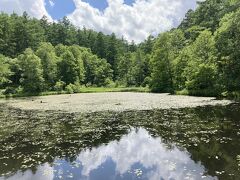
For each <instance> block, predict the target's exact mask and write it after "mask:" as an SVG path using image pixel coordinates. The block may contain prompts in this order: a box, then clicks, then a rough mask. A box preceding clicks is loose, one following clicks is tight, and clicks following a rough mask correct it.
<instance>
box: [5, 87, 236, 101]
mask: <svg viewBox="0 0 240 180" xmlns="http://www.w3.org/2000/svg"><path fill="white" fill-rule="evenodd" d="M4 92H5V89H0V98H17V97H33V96H49V95H61V94H79V93H107V92H139V93H154V92H152V91H151V89H150V88H149V87H80V88H79V89H78V90H77V91H74V90H71V89H70V90H62V91H44V92H40V93H26V92H19V93H17V94H4ZM170 94H172V95H183V96H198V97H216V98H224V99H229V100H232V99H233V100H239V99H240V92H239V91H235V92H224V93H222V94H221V95H218V96H216V94H215V93H214V92H213V93H212V94H211V93H209V91H207V92H204V91H201V92H198V91H188V90H182V91H175V92H173V93H170Z"/></svg>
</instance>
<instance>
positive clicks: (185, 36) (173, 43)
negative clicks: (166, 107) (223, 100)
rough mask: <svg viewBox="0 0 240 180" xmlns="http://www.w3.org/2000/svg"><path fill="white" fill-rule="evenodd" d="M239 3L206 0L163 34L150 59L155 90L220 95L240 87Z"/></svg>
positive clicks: (158, 39) (225, 0) (157, 41)
mask: <svg viewBox="0 0 240 180" xmlns="http://www.w3.org/2000/svg"><path fill="white" fill-rule="evenodd" d="M239 5H240V3H239V2H238V1H235V0H206V1H204V2H199V6H198V8H197V9H196V11H189V12H188V13H187V14H186V18H185V19H184V20H183V21H182V23H181V25H180V26H179V28H178V29H176V30H171V31H169V32H166V33H163V34H160V35H159V37H158V38H157V40H156V43H155V46H154V49H153V52H152V58H151V62H152V64H153V66H152V76H151V77H152V81H151V84H150V85H151V87H152V90H154V91H158V92H166V91H167V92H171V91H173V90H175V91H183V92H187V93H185V94H193V95H194V94H195V95H221V94H223V92H229V91H230V92H231V91H238V90H240V79H239V77H240V59H239V58H240V53H239V52H240V51H239V44H240V39H239V37H240V30H239V29H240V8H239V7H240V6H239Z"/></svg>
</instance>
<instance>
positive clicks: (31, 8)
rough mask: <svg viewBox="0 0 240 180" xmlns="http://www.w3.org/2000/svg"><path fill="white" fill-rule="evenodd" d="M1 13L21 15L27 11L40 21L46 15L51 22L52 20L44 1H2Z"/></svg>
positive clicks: (0, 2) (0, 5)
mask: <svg viewBox="0 0 240 180" xmlns="http://www.w3.org/2000/svg"><path fill="white" fill-rule="evenodd" d="M0 11H3V12H6V13H9V14H11V13H13V12H15V13H17V14H20V15H21V14H22V13H23V12H24V11H26V12H27V13H28V14H29V15H30V16H32V17H36V18H38V19H40V18H42V16H44V15H46V16H47V17H48V19H49V20H52V18H51V16H50V15H49V14H48V12H47V10H46V9H45V1H44V0H0Z"/></svg>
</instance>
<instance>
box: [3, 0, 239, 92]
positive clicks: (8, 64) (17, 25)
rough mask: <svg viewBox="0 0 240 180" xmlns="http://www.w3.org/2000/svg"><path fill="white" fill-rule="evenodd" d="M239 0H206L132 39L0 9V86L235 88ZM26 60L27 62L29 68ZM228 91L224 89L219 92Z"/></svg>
mask: <svg viewBox="0 0 240 180" xmlns="http://www.w3.org/2000/svg"><path fill="white" fill-rule="evenodd" d="M239 7H240V3H239V1H238V0H206V1H203V2H199V5H198V7H197V9H196V10H195V11H192V10H190V11H189V12H188V13H187V14H186V17H185V19H184V20H183V21H182V23H181V24H180V26H179V27H178V28H177V29H172V30H170V31H168V32H165V33H161V34H160V35H159V36H158V37H157V38H154V37H152V36H149V37H148V38H147V39H146V40H145V41H144V42H142V43H140V44H139V45H135V43H134V42H131V43H128V42H127V41H126V40H124V38H122V39H118V38H116V36H115V34H112V35H104V34H103V33H102V32H99V33H98V32H95V31H93V30H87V29H85V28H83V29H78V28H77V27H75V26H73V25H72V24H71V23H70V21H69V20H68V19H67V18H63V19H62V20H60V21H59V22H52V23H50V22H48V21H47V19H46V17H43V18H42V19H41V20H37V19H34V18H30V17H28V15H27V14H26V13H24V14H23V15H22V16H17V15H16V14H12V15H7V14H4V13H2V14H0V54H2V55H1V56H0V88H2V89H6V93H17V92H18V91H26V92H28V91H29V92H34V93H35V92H36V93H37V92H41V91H63V90H66V91H68V92H70V93H72V92H79V91H80V90H79V89H80V88H83V86H84V87H89V86H95V87H97V86H98V87H104V86H107V87H117V86H124V87H129V86H144V87H145V86H149V87H150V89H151V90H152V91H154V92H174V91H178V92H184V93H187V94H196V95H221V94H223V93H224V92H232V91H238V90H240V59H239V58H240V49H239V44H240V8H239ZM29 68H30V69H29ZM224 94H226V93H224Z"/></svg>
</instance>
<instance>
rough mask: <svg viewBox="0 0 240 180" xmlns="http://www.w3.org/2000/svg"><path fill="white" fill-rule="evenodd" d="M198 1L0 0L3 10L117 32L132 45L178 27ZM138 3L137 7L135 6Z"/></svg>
mask: <svg viewBox="0 0 240 180" xmlns="http://www.w3.org/2000/svg"><path fill="white" fill-rule="evenodd" d="M196 1H197V0H0V11H3V12H6V13H9V14H11V13H13V12H15V13H18V14H19V15H21V14H22V13H23V12H24V11H26V12H27V13H28V14H29V15H30V16H31V17H35V18H38V19H40V18H42V17H43V16H44V15H45V16H47V17H48V19H49V21H53V20H59V19H61V18H63V17H64V16H67V18H68V19H69V20H70V21H71V22H72V24H74V25H75V26H77V27H79V28H83V27H86V28H88V29H93V30H95V31H98V32H99V31H101V32H103V33H105V34H111V33H115V34H116V35H117V36H118V37H119V38H121V37H122V36H123V37H124V38H125V39H126V40H128V41H129V42H131V41H132V40H134V41H135V42H137V43H138V42H141V41H143V40H145V39H146V38H147V37H148V36H149V35H157V34H159V33H161V32H164V31H167V30H170V29H171V28H173V27H177V26H178V25H179V23H180V22H181V21H182V19H183V18H184V16H185V13H186V12H187V11H188V10H189V9H195V8H196ZM133 4H134V5H133Z"/></svg>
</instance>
